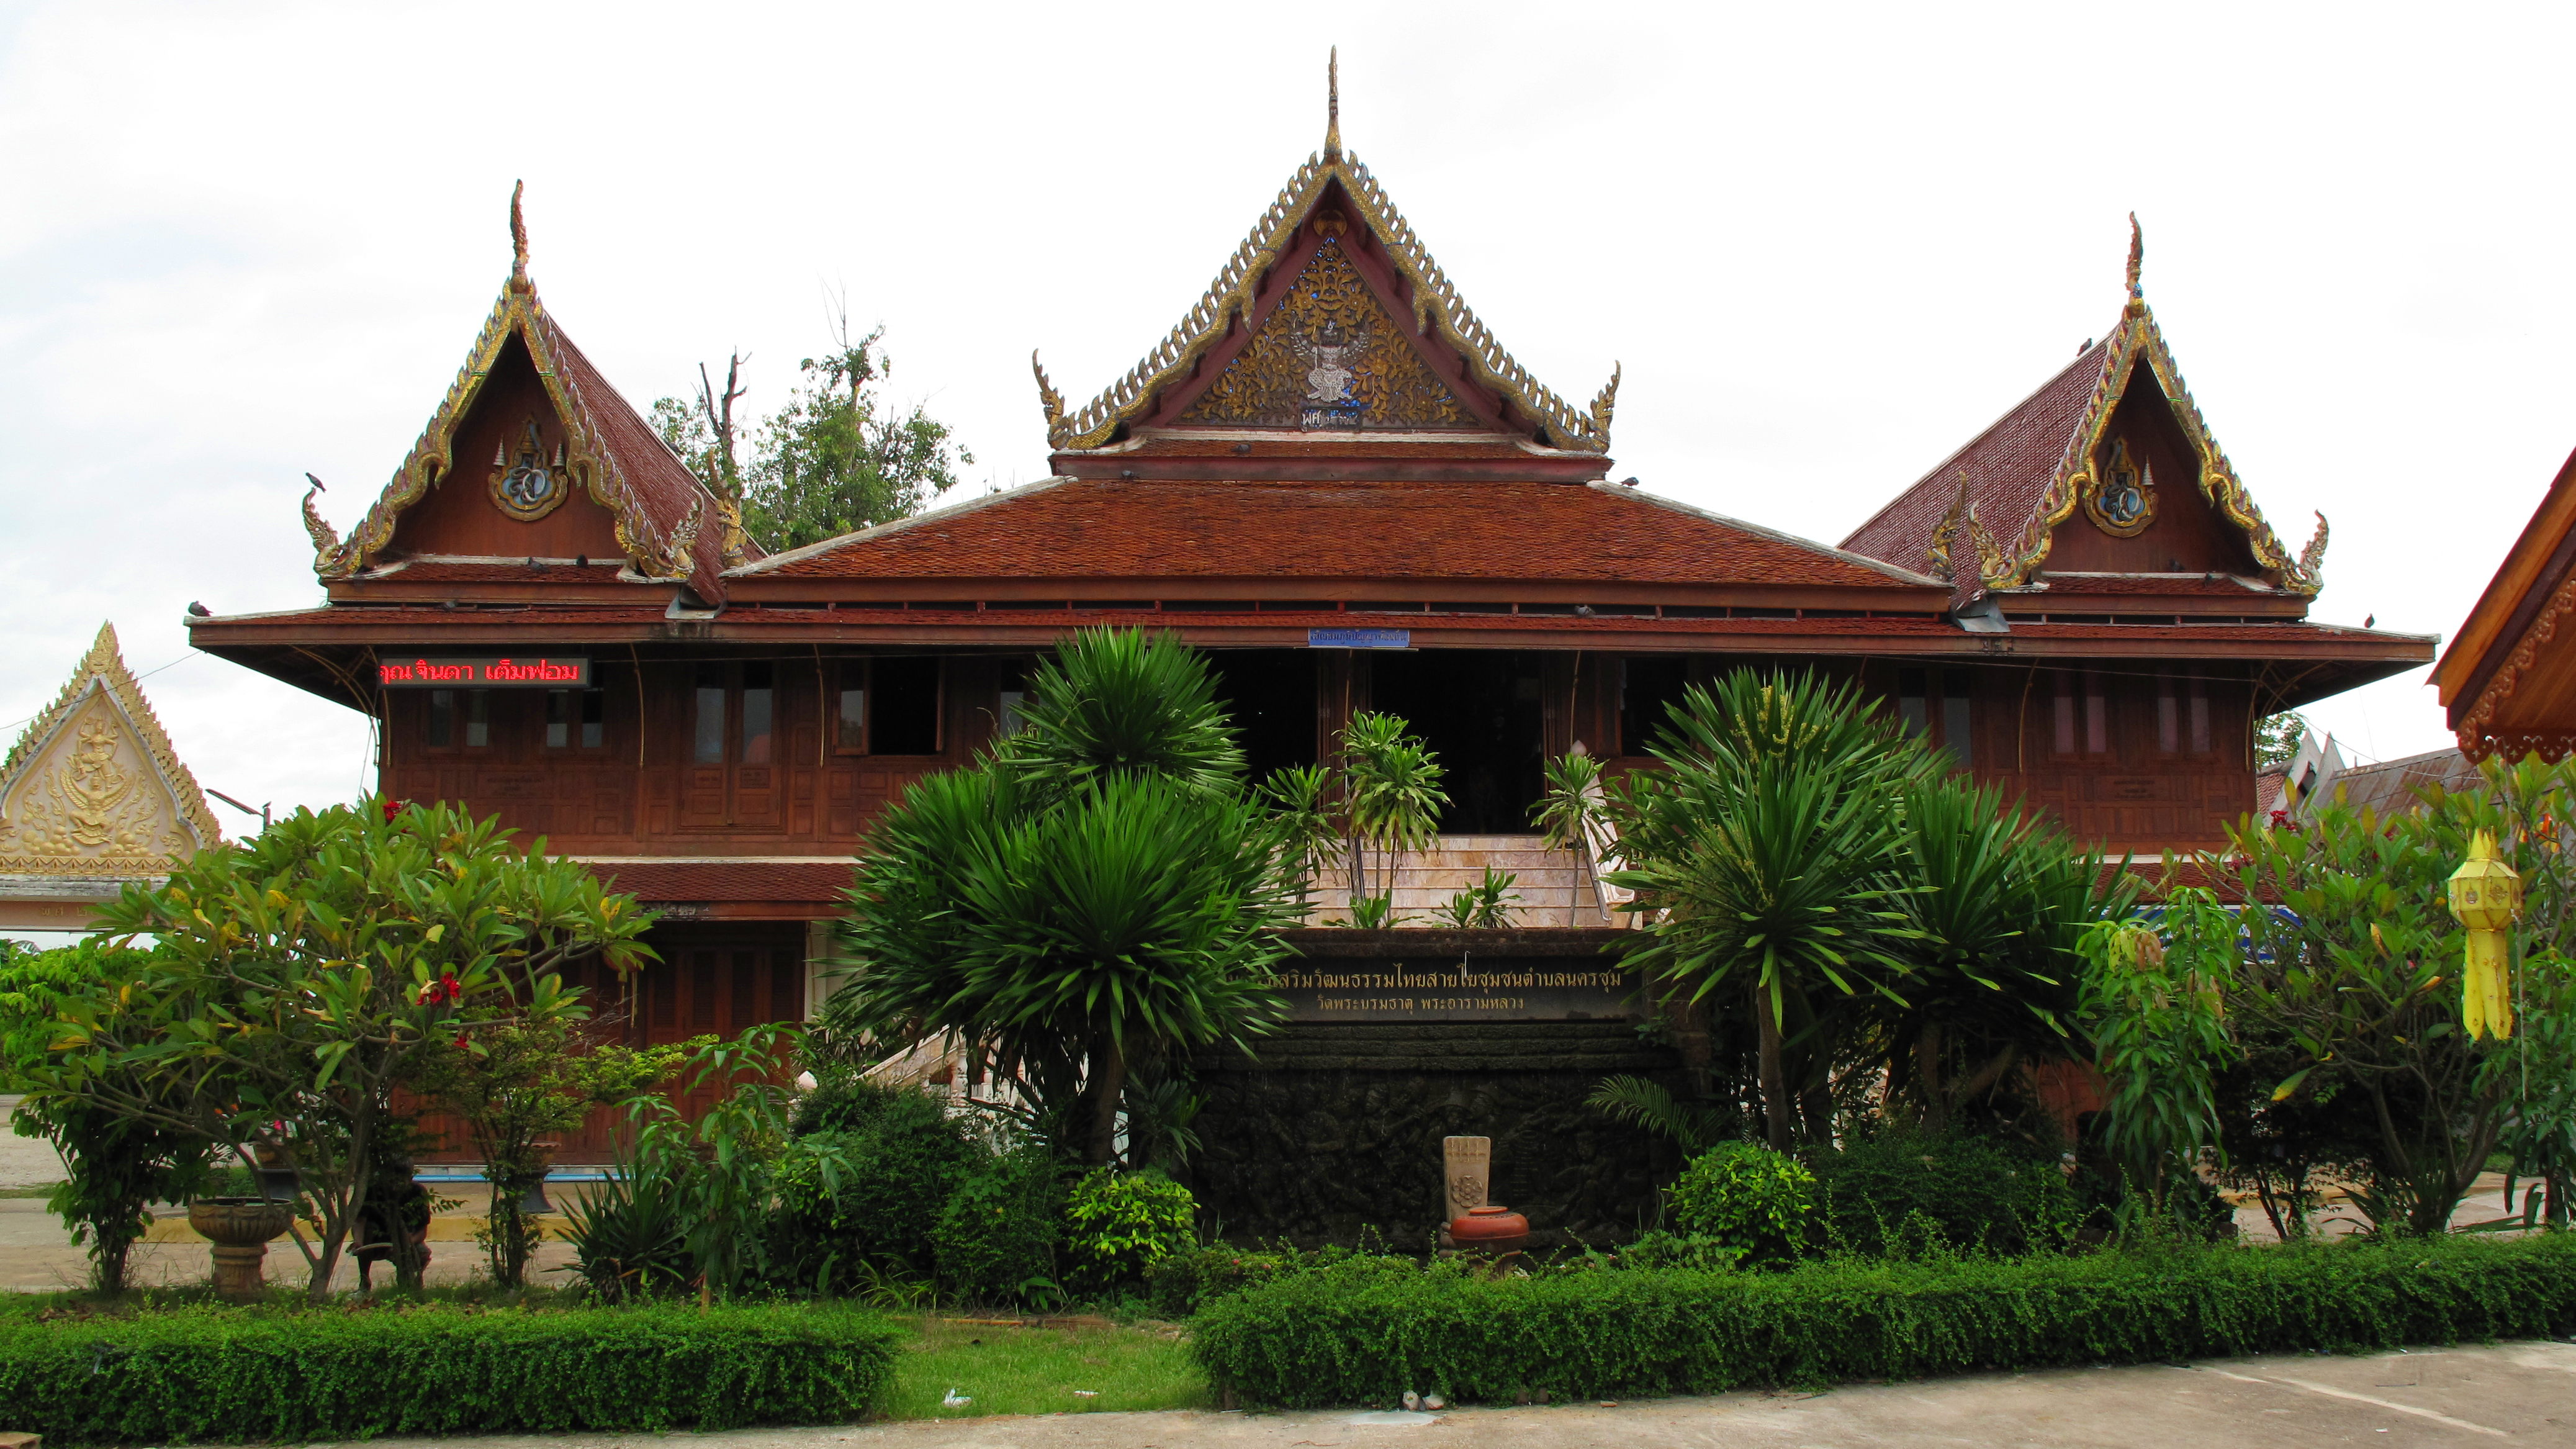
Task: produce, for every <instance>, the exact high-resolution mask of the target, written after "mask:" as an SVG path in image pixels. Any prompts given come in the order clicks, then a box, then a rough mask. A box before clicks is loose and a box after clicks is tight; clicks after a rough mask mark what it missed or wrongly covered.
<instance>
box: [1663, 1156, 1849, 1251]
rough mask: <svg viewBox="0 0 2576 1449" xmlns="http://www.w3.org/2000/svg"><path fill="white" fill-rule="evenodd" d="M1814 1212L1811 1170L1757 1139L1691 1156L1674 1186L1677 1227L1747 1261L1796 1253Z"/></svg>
mask: <svg viewBox="0 0 2576 1449" xmlns="http://www.w3.org/2000/svg"><path fill="white" fill-rule="evenodd" d="M1815 1212H1816V1178H1815V1174H1813V1173H1811V1172H1809V1171H1807V1169H1806V1166H1805V1165H1804V1164H1803V1163H1801V1162H1799V1161H1798V1159H1796V1158H1794V1157H1791V1156H1788V1155H1787V1154H1785V1153H1780V1152H1774V1151H1772V1150H1771V1149H1770V1148H1768V1147H1765V1146H1763V1145H1761V1144H1760V1143H1757V1142H1722V1143H1719V1144H1718V1145H1717V1146H1715V1147H1712V1148H1710V1149H1709V1150H1708V1151H1706V1152H1703V1153H1701V1154H1700V1155H1699V1156H1697V1157H1694V1158H1692V1159H1691V1161H1690V1165H1689V1166H1688V1167H1685V1168H1683V1169H1682V1175H1681V1178H1680V1180H1679V1181H1677V1182H1675V1183H1674V1184H1673V1187H1672V1206H1671V1215H1672V1220H1673V1227H1674V1228H1675V1229H1676V1230H1678V1231H1679V1232H1680V1233H1681V1234H1682V1235H1683V1236H1685V1237H1691V1238H1705V1239H1707V1240H1709V1241H1710V1242H1712V1243H1715V1244H1717V1245H1719V1246H1722V1247H1729V1248H1735V1249H1739V1250H1741V1251H1742V1252H1743V1254H1744V1256H1745V1258H1746V1260H1747V1261H1749V1262H1755V1263H1768V1262H1778V1261H1780V1260H1781V1259H1784V1258H1794V1257H1796V1256H1797V1255H1798V1254H1799V1253H1800V1252H1801V1251H1802V1250H1804V1249H1805V1247H1806V1246H1807V1238H1808V1233H1809V1228H1810V1225H1811V1223H1812V1222H1813V1220H1814V1217H1815Z"/></svg>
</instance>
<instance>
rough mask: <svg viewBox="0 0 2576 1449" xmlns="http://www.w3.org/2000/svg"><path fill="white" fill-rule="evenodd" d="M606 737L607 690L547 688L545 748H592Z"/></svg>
mask: <svg viewBox="0 0 2576 1449" xmlns="http://www.w3.org/2000/svg"><path fill="white" fill-rule="evenodd" d="M607 738H608V691H606V690H604V689H549V690H547V691H546V748H547V749H550V750H576V749H577V750H595V749H598V748H599V747H600V745H601V744H603V743H605V742H606V740H607Z"/></svg>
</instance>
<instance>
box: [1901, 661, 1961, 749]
mask: <svg viewBox="0 0 2576 1449" xmlns="http://www.w3.org/2000/svg"><path fill="white" fill-rule="evenodd" d="M1972 692H1973V685H1972V684H1971V683H1970V679H1969V674H1968V671H1967V670H1964V669H1900V670H1898V671H1896V721H1897V723H1898V724H1899V725H1900V726H1902V727H1903V728H1904V730H1905V732H1906V733H1907V734H1909V735H1914V736H1918V737H1920V738H1922V739H1923V740H1924V741H1925V742H1927V743H1928V744H1930V745H1931V746H1932V747H1933V748H1934V749H1937V750H1940V751H1942V752H1944V753H1946V754H1948V755H1949V756H1950V760H1951V763H1953V764H1954V765H1957V766H1959V767H1960V768H1963V769H1964V768H1966V767H1967V765H1968V764H1969V763H1970V759H1971V752H1972V746H1973V744H1974V741H1973V739H1972V737H1971V735H1970V729H1971V716H1970V714H1969V695H1970V694H1971V693H1972Z"/></svg>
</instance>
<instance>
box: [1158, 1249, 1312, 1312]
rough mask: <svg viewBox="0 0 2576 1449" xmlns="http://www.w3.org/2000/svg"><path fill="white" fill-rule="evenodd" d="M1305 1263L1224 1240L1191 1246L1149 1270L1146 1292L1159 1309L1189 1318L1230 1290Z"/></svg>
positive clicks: (1291, 1257)
mask: <svg viewBox="0 0 2576 1449" xmlns="http://www.w3.org/2000/svg"><path fill="white" fill-rule="evenodd" d="M1299 1266H1301V1265H1300V1263H1299V1262H1298V1258H1297V1255H1296V1254H1294V1253H1276V1252H1259V1251H1254V1250H1251V1249H1245V1248H1230V1247H1227V1246H1225V1245H1223V1244H1218V1245H1216V1246H1214V1247H1206V1248H1189V1249H1186V1250H1184V1251H1182V1252H1178V1253H1174V1254H1172V1255H1171V1256H1169V1257H1167V1258H1165V1259H1163V1260H1162V1261H1161V1262H1159V1263H1156V1264H1155V1265H1154V1266H1153V1267H1152V1268H1150V1269H1147V1270H1146V1273H1145V1292H1146V1296H1147V1297H1148V1298H1150V1299H1152V1300H1153V1304H1154V1308H1155V1311H1156V1312H1159V1313H1163V1314H1166V1315H1168V1316H1170V1317H1173V1318H1187V1317H1189V1316H1190V1315H1191V1314H1193V1313H1196V1312H1198V1311H1199V1310H1200V1309H1202V1308H1205V1307H1206V1306H1207V1305H1209V1304H1210V1303H1213V1302H1215V1301H1216V1300H1217V1299H1219V1298H1222V1297H1224V1296H1225V1295H1227V1294H1228V1293H1239V1292H1241V1291H1243V1290H1244V1289H1246V1288H1249V1287H1251V1286H1252V1285H1254V1284H1256V1283H1267V1282H1269V1281H1270V1280H1271V1279H1273V1278H1276V1277H1278V1276H1279V1275H1280V1274H1282V1273H1286V1272H1291V1271H1293V1270H1295V1269H1296V1268H1297V1267H1299Z"/></svg>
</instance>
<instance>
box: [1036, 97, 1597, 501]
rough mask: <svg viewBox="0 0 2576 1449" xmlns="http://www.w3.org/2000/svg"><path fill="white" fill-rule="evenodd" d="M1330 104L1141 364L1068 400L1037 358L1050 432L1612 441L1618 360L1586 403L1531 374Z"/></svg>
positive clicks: (1088, 442)
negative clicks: (1228, 431) (1317, 129)
mask: <svg viewBox="0 0 2576 1449" xmlns="http://www.w3.org/2000/svg"><path fill="white" fill-rule="evenodd" d="M1329 107H1330V121H1329V124H1328V125H1327V128H1326V131H1325V136H1324V149H1323V150H1322V152H1321V153H1319V154H1317V155H1315V156H1312V157H1309V158H1308V159H1307V161H1306V164H1305V165H1303V166H1301V167H1299V168H1298V170H1297V173H1296V174H1295V175H1294V176H1292V177H1290V178H1289V180H1288V184H1287V185H1286V186H1285V187H1283V188H1281V190H1280V193H1279V197H1278V199H1277V200H1275V201H1273V202H1272V203H1271V204H1270V208H1269V210H1267V211H1265V212H1263V213H1262V216H1261V220H1260V221H1259V222H1258V223H1256V224H1255V225H1254V227H1253V229H1252V233H1251V235H1249V236H1247V237H1245V238H1244V240H1243V243H1242V245H1240V246H1238V247H1236V248H1235V252H1234V255H1233V257H1231V258H1230V259H1228V261H1227V262H1226V264H1225V266H1224V268H1223V269H1222V270H1221V271H1219V272H1218V273H1217V278H1216V280H1215V281H1214V282H1213V283H1211V284H1210V285H1209V287H1208V289H1207V292H1206V294H1205V295H1204V296H1202V297H1201V298H1200V299H1199V302H1198V305H1197V306H1195V307H1193V308H1191V309H1190V311H1189V313H1188V315H1186V316H1184V317H1183V318H1182V319H1181V321H1180V323H1179V325H1177V326H1175V327H1174V328H1173V329H1172V330H1171V332H1170V333H1169V334H1168V335H1166V336H1165V337H1164V338H1163V340H1162V342H1161V343H1160V344H1158V345H1157V346H1156V347H1155V349H1154V350H1153V351H1152V352H1150V353H1148V354H1146V356H1145V359H1144V360H1143V361H1141V362H1139V363H1137V364H1136V366H1135V367H1133V368H1131V369H1129V370H1128V372H1127V374H1126V375H1125V376H1124V377H1121V378H1120V379H1119V380H1118V381H1117V382H1115V383H1113V384H1111V385H1110V387H1109V388H1108V390H1106V391H1104V392H1103V393H1101V394H1100V396H1098V397H1097V398H1094V399H1093V400H1092V401H1091V402H1089V403H1087V404H1085V405H1084V406H1082V407H1080V408H1078V409H1075V410H1073V411H1070V412H1068V411H1066V409H1065V406H1064V400H1063V398H1062V397H1061V396H1060V395H1059V394H1058V393H1057V392H1056V390H1055V387H1054V385H1053V384H1052V383H1051V382H1050V381H1049V380H1048V378H1047V375H1046V371H1045V369H1044V368H1043V367H1038V368H1036V371H1037V381H1038V395H1039V402H1040V405H1041V406H1042V408H1043V409H1044V411H1045V413H1046V419H1047V441H1048V442H1049V443H1050V444H1052V445H1053V446H1054V447H1056V448H1058V449H1060V450H1064V451H1068V452H1078V451H1085V450H1090V449H1096V448H1102V447H1106V446H1109V445H1112V444H1115V443H1117V442H1119V441H1120V440H1121V439H1122V437H1123V436H1124V435H1125V433H1126V432H1127V431H1128V430H1129V429H1131V428H1133V427H1137V426H1142V425H1145V424H1149V423H1156V422H1160V423H1165V424H1172V425H1178V426H1182V427H1191V426H1201V427H1205V426H1222V427H1229V428H1260V429H1283V430H1299V431H1352V430H1359V431H1476V432H1488V433H1507V434H1517V435H1519V436H1520V437H1522V438H1524V439H1526V440H1527V441H1528V442H1530V443H1534V444H1535V445H1537V446H1539V447H1542V448H1546V449H1550V450H1555V451H1559V452H1567V453H1579V454H1600V453H1606V452H1608V451H1609V448H1610V415H1611V410H1612V408H1613V406H1614V405H1615V403H1616V401H1617V399H1618V392H1619V377H1618V373H1617V372H1616V370H1615V369H1614V370H1613V372H1612V374H1611V377H1610V381H1609V382H1608V383H1607V384H1605V385H1604V386H1603V387H1602V389H1601V391H1600V392H1599V393H1598V394H1597V395H1596V396H1595V397H1594V398H1593V400H1592V403H1591V405H1590V406H1589V407H1588V408H1581V409H1578V408H1576V407H1575V406H1573V405H1572V404H1570V403H1568V402H1566V401H1565V400H1564V399H1563V398H1560V397H1558V396H1557V395H1556V394H1555V393H1553V392H1550V391H1549V390H1548V389H1547V388H1545V387H1544V386H1542V385H1540V383H1539V382H1538V380H1537V379H1536V378H1533V377H1532V376H1530V374H1529V372H1528V370H1527V369H1525V368H1523V367H1522V366H1521V365H1520V364H1519V363H1518V362H1516V361H1514V360H1513V358H1512V356H1511V354H1510V353H1508V352H1505V351H1504V350H1503V348H1502V346H1501V344H1500V343H1498V342H1496V341H1495V340H1494V337H1493V334H1492V332H1490V331H1489V330H1488V329H1487V328H1486V327H1485V324H1484V323H1483V322H1481V321H1479V320H1478V319H1477V317H1476V315H1475V313H1474V312H1473V311H1471V310H1470V309H1469V308H1468V306H1467V304H1466V302H1465V301H1464V300H1463V299H1462V298H1460V297H1459V295H1458V290H1457V288H1456V287H1455V286H1454V285H1452V284H1451V282H1450V281H1449V278H1448V276H1447V275H1446V274H1445V273H1443V272H1442V271H1441V270H1440V265H1439V263H1437V262H1435V261H1433V260H1432V258H1431V254H1430V252H1429V251H1428V250H1426V249H1425V248H1424V247H1423V245H1422V242H1421V240H1420V238H1418V237H1416V236H1415V235H1414V232H1413V227H1412V225H1411V224H1410V223H1408V222H1407V221H1406V220H1405V219H1404V217H1403V215H1402V214H1401V213H1400V212H1398V211H1397V210H1396V209H1395V204H1394V203H1393V202H1392V201H1390V200H1388V199H1387V195H1386V192H1385V190H1384V189H1383V188H1381V187H1380V186H1379V185H1378V183H1377V179H1376V178H1375V177H1373V176H1371V175H1370V174H1369V170H1368V168H1367V167H1366V166H1363V165H1361V164H1360V162H1359V160H1358V158H1357V157H1354V156H1349V155H1346V154H1345V153H1344V152H1343V150H1342V143H1341V98H1340V94H1339V87H1338V82H1336V83H1335V85H1334V87H1333V88H1332V92H1331V95H1330V100H1329ZM1283 266H1285V267H1293V268H1295V269H1296V270H1295V271H1294V272H1293V273H1292V274H1291V275H1292V277H1293V281H1292V282H1291V284H1290V285H1288V286H1285V287H1275V286H1274V285H1273V283H1274V281H1275V280H1276V278H1277V276H1278V274H1279V269H1280V268H1282V267H1283ZM1035 362H1036V360H1035V358H1034V357H1032V358H1031V363H1032V366H1035ZM1209 364H1213V366H1209Z"/></svg>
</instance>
